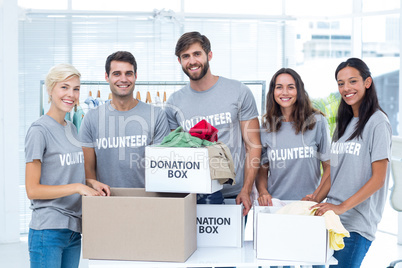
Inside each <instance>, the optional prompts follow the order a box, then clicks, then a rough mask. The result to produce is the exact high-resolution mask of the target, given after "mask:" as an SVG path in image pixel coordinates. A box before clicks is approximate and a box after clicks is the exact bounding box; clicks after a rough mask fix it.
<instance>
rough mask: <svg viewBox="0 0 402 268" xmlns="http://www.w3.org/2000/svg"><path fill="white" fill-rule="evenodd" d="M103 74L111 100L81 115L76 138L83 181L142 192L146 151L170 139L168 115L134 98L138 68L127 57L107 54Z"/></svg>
mask: <svg viewBox="0 0 402 268" xmlns="http://www.w3.org/2000/svg"><path fill="white" fill-rule="evenodd" d="M105 69H106V73H105V79H106V81H107V82H108V83H109V86H110V90H111V92H112V99H111V101H110V102H106V103H105V104H103V105H101V106H99V107H96V108H95V109H92V110H90V111H89V112H88V113H87V114H86V115H85V117H84V120H83V122H82V126H81V129H80V133H79V135H80V139H81V141H82V143H83V147H82V149H83V152H84V161H85V177H86V179H87V182H88V183H90V185H92V184H93V185H97V184H96V183H91V182H94V181H96V180H98V181H100V182H102V183H105V184H107V185H109V186H111V187H127V188H144V186H145V167H144V156H145V146H147V145H150V144H155V143H160V142H161V141H162V139H163V138H164V137H165V136H166V135H167V134H169V132H170V131H169V126H168V124H167V120H166V114H165V112H164V111H163V110H162V109H161V108H159V107H155V106H153V105H149V104H146V103H144V102H141V101H140V100H137V99H135V98H134V94H133V92H134V87H135V81H136V80H137V63H136V61H135V58H134V56H133V55H132V54H131V53H130V52H127V51H118V52H115V53H113V54H111V55H109V57H108V58H107V60H106V64H105ZM103 190H104V191H108V189H106V190H105V189H103Z"/></svg>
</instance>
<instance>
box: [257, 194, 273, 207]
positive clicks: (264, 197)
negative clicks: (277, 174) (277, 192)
mask: <svg viewBox="0 0 402 268" xmlns="http://www.w3.org/2000/svg"><path fill="white" fill-rule="evenodd" d="M258 204H259V205H260V206H272V196H271V195H270V194H269V193H265V194H260V196H259V197H258Z"/></svg>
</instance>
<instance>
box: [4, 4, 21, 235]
mask: <svg viewBox="0 0 402 268" xmlns="http://www.w3.org/2000/svg"><path fill="white" fill-rule="evenodd" d="M18 102H19V101H18V2H17V0H0V243H10V242H18V241H19V211H18V185H19V166H18V165H19V160H18V136H19V135H18V134H19V122H18V121H19V112H18Z"/></svg>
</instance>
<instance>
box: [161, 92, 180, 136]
mask: <svg viewBox="0 0 402 268" xmlns="http://www.w3.org/2000/svg"><path fill="white" fill-rule="evenodd" d="M164 111H165V113H166V117H167V121H168V126H169V128H170V129H176V128H178V127H179V123H178V122H177V117H176V115H177V113H178V111H179V108H178V107H177V106H176V105H175V103H174V95H172V96H170V98H169V99H168V100H167V102H166V104H165V108H164Z"/></svg>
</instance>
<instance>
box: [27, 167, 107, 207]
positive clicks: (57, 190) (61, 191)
mask: <svg viewBox="0 0 402 268" xmlns="http://www.w3.org/2000/svg"><path fill="white" fill-rule="evenodd" d="M41 172H42V163H41V162H40V160H38V159H35V160H33V162H29V163H27V164H26V169H25V188H26V191H27V196H28V198H29V199H54V198H60V197H64V196H68V195H72V194H77V193H78V194H80V195H88V196H99V195H100V193H99V192H98V191H96V190H94V189H92V188H90V187H88V186H86V185H84V184H82V183H72V184H64V185H42V184H40V176H41Z"/></svg>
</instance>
